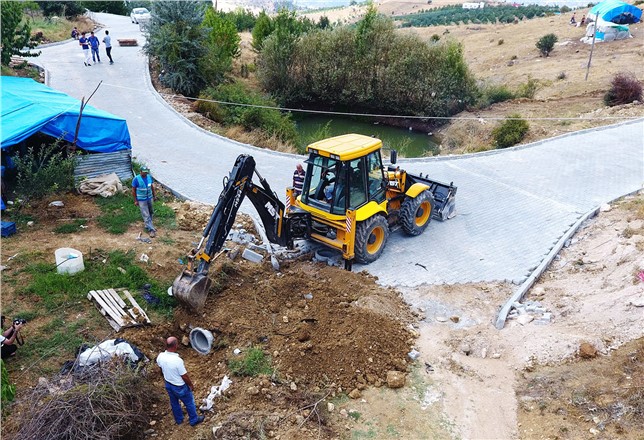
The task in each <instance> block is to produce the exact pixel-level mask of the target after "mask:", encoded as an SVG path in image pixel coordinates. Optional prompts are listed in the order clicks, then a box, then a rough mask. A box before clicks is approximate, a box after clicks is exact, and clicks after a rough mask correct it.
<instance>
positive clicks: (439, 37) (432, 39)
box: [429, 34, 441, 43]
mask: <svg viewBox="0 0 644 440" xmlns="http://www.w3.org/2000/svg"><path fill="white" fill-rule="evenodd" d="M440 39H441V36H440V35H438V34H434V35H432V36H431V38H430V39H429V41H431V42H432V43H436V42H437V41H438V40H440Z"/></svg>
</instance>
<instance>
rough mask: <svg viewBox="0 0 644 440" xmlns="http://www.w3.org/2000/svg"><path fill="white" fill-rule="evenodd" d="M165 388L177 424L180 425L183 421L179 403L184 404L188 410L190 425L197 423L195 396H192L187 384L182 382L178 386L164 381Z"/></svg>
mask: <svg viewBox="0 0 644 440" xmlns="http://www.w3.org/2000/svg"><path fill="white" fill-rule="evenodd" d="M165 389H166V391H167V392H168V396H170V406H171V407H172V415H173V416H174V421H175V422H177V425H180V424H181V423H182V422H183V410H182V409H181V403H179V401H181V402H183V404H184V405H185V406H186V410H187V411H188V419H189V420H190V425H191V426H192V425H194V424H195V423H197V417H199V416H198V415H197V407H196V406H195V398H194V397H193V396H192V391H190V388H189V387H188V385H186V384H183V385H182V386H180V387H178V386H176V385H172V384H171V383H169V382H166V383H165Z"/></svg>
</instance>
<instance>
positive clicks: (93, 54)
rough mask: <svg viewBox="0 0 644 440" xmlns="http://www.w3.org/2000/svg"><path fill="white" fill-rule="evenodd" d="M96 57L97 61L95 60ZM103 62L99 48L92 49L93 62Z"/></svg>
mask: <svg viewBox="0 0 644 440" xmlns="http://www.w3.org/2000/svg"><path fill="white" fill-rule="evenodd" d="M94 57H96V59H95V58H94ZM96 60H98V61H101V57H100V56H99V55H98V47H92V61H96Z"/></svg>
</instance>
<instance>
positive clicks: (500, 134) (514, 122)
mask: <svg viewBox="0 0 644 440" xmlns="http://www.w3.org/2000/svg"><path fill="white" fill-rule="evenodd" d="M529 128H530V126H529V125H528V122H527V121H526V120H525V119H523V118H521V115H519V114H513V115H510V116H508V117H507V118H506V120H505V121H503V122H501V123H500V124H499V125H498V126H496V127H495V128H494V130H492V136H493V137H494V142H495V144H496V148H507V147H511V146H512V145H516V144H518V143H519V142H521V141H522V140H523V138H524V137H525V135H526V133H527V132H528V129H529Z"/></svg>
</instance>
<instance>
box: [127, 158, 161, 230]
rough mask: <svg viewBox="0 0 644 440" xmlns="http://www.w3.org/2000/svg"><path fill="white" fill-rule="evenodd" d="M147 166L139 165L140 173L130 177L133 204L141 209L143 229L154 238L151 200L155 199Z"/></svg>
mask: <svg viewBox="0 0 644 440" xmlns="http://www.w3.org/2000/svg"><path fill="white" fill-rule="evenodd" d="M149 172H150V170H149V169H148V167H146V166H143V167H141V174H140V175H137V176H134V179H132V196H133V197H134V204H135V205H136V206H138V207H139V209H140V210H141V216H142V217H143V222H144V223H145V230H146V231H148V233H149V234H150V237H152V238H154V237H155V236H156V235H157V230H156V229H155V228H154V225H153V224H152V216H153V215H154V208H153V207H152V202H153V201H154V200H156V199H157V196H156V193H155V192H154V185H153V184H152V183H153V182H154V181H153V180H152V176H150V175H149V174H148V173H149Z"/></svg>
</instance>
